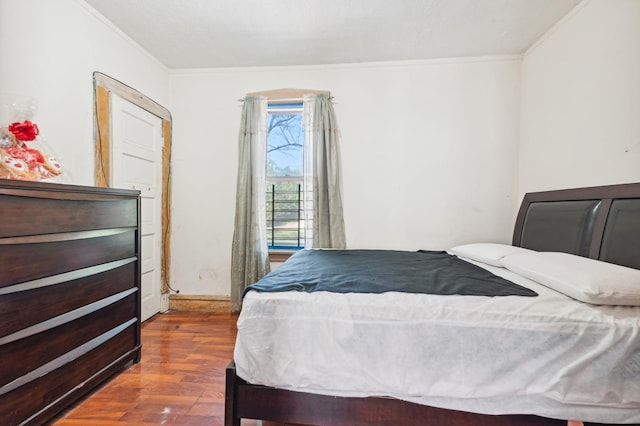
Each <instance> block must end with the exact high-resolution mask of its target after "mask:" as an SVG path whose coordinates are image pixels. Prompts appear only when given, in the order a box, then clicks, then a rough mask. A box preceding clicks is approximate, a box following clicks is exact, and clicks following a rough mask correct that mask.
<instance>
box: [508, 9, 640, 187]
mask: <svg viewBox="0 0 640 426" xmlns="http://www.w3.org/2000/svg"><path fill="white" fill-rule="evenodd" d="M521 126H522V127H521V134H520V139H521V141H520V162H519V193H520V194H522V193H524V192H528V191H534V190H535V191H537V190H546V189H555V188H565V187H579V186H590V185H605V184H615V183H625V182H638V181H640V1H638V0H588V1H586V2H584V3H582V4H581V6H580V7H579V8H578V9H577V10H575V13H573V14H572V15H571V16H569V17H568V18H567V19H566V20H565V21H564V22H562V23H561V24H560V25H558V26H557V28H556V29H555V30H554V31H551V32H550V33H548V35H547V37H545V38H544V39H542V40H541V41H540V42H539V43H538V44H537V45H535V46H534V47H533V48H531V49H530V51H529V52H527V54H526V55H525V57H524V60H523V67H522V110H521Z"/></svg>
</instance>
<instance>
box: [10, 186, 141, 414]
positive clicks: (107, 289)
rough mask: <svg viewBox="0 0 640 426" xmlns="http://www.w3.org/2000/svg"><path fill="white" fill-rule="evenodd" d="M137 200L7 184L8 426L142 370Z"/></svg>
mask: <svg viewBox="0 0 640 426" xmlns="http://www.w3.org/2000/svg"><path fill="white" fill-rule="evenodd" d="M139 226H140V201H139V193H138V191H130V190H119V189H107V188H94V187H83V186H74V185H60V184H51V183H39V182H23V181H11V180H0V424H1V425H3V426H7V425H19V424H42V423H43V422H45V421H47V420H48V419H50V418H51V417H53V416H55V415H56V414H58V413H59V412H60V411H62V410H64V409H65V408H67V407H68V406H69V405H70V404H72V403H73V402H74V401H75V400H77V399H78V398H80V397H82V396H83V395H84V394H86V393H87V392H89V391H91V390H92V389H93V388H95V386H96V385H98V384H100V383H101V382H102V381H104V380H105V379H107V378H108V377H109V376H111V375H113V374H114V373H116V372H118V371H120V370H121V369H122V368H124V367H126V366H128V365H130V364H131V363H132V362H138V361H139V360H140V348H141V346H140V320H139V318H140V260H139V259H140V232H139V229H140V228H139Z"/></svg>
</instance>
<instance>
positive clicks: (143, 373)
mask: <svg viewBox="0 0 640 426" xmlns="http://www.w3.org/2000/svg"><path fill="white" fill-rule="evenodd" d="M236 319H237V316H233V315H230V314H213V313H202V312H168V313H165V314H159V315H156V316H155V317H153V318H152V319H150V320H149V321H147V322H145V323H144V324H143V325H142V345H143V346H142V361H141V362H140V363H139V364H135V365H132V366H131V367H129V368H128V369H126V370H125V371H123V372H122V373H120V374H119V375H117V376H116V377H114V378H113V379H111V380H110V381H108V382H107V383H106V384H104V385H103V386H102V387H101V388H99V389H98V390H97V391H95V392H93V393H92V394H90V395H89V396H88V397H87V398H85V399H83V400H82V401H80V402H79V403H78V404H76V405H75V406H74V407H72V408H71V409H69V410H68V411H66V412H65V413H63V414H62V415H61V416H59V417H58V418H57V419H55V420H54V421H53V422H52V425H55V426H77V425H82V426H88V425H90V426H94V425H95V426H110V425H113V426H116V425H140V426H144V425H159V424H163V425H195V426H197V425H207V426H216V425H223V424H224V378H225V368H226V366H227V364H228V363H229V361H230V360H231V358H232V356H233V345H234V343H235V336H236V332H237V329H236ZM257 424H258V423H257V422H255V421H249V420H247V421H245V420H243V422H242V426H255V425H257Z"/></svg>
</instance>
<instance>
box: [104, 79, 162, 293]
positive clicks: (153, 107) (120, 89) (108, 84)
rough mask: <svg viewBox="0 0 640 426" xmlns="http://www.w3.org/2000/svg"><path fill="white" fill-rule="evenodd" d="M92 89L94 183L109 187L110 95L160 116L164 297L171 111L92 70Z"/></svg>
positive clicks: (119, 82)
mask: <svg viewBox="0 0 640 426" xmlns="http://www.w3.org/2000/svg"><path fill="white" fill-rule="evenodd" d="M93 88H94V103H95V109H94V139H95V184H96V186H100V187H109V181H110V180H111V176H110V174H111V172H110V171H111V134H110V131H111V130H110V129H111V105H110V103H111V101H110V96H109V94H110V93H114V94H116V95H118V96H119V97H121V98H122V99H124V100H126V101H128V102H131V103H132V104H134V105H136V106H138V107H140V108H142V109H144V110H146V111H147V112H149V113H151V114H153V115H155V116H157V117H159V118H160V119H162V133H163V140H164V142H163V147H162V202H161V203H162V227H161V234H162V250H161V253H160V283H161V284H160V293H161V295H163V296H164V295H167V294H168V293H169V289H170V288H171V287H170V285H169V272H170V268H169V265H170V263H169V261H170V259H171V256H170V254H171V245H170V236H171V230H170V224H171V124H172V121H171V112H169V110H168V109H166V108H165V107H163V106H162V105H160V104H158V103H157V102H155V101H154V100H152V99H151V98H149V97H147V96H145V95H143V94H142V93H140V92H139V91H137V90H136V89H134V88H132V87H130V86H127V85H126V84H124V83H122V82H121V81H118V80H116V79H114V78H112V77H109V76H108V75H106V74H103V73H101V72H98V71H96V72H94V73H93ZM163 303H164V302H163Z"/></svg>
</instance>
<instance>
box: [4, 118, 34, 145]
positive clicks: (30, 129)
mask: <svg viewBox="0 0 640 426" xmlns="http://www.w3.org/2000/svg"><path fill="white" fill-rule="evenodd" d="M9 131H10V132H11V133H13V134H14V136H15V137H16V139H18V140H19V141H32V140H34V139H35V138H36V136H38V134H39V133H40V129H38V126H37V125H36V123H32V122H31V121H29V120H25V121H24V122H22V123H13V124H11V125H10V126H9Z"/></svg>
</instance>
